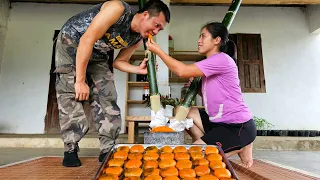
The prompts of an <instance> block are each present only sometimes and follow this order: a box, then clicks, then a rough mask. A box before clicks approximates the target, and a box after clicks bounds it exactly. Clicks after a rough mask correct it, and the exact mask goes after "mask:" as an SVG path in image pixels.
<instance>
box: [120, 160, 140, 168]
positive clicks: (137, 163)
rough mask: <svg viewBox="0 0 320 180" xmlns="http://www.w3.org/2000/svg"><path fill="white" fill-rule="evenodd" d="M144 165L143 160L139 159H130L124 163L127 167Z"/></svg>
mask: <svg viewBox="0 0 320 180" xmlns="http://www.w3.org/2000/svg"><path fill="white" fill-rule="evenodd" d="M141 165H142V162H141V160H139V159H130V160H129V161H127V162H126V163H125V165H124V167H125V168H140V166H141Z"/></svg>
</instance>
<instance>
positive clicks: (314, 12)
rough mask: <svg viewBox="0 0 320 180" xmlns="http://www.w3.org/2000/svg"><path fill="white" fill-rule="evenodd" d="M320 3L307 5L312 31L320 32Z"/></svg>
mask: <svg viewBox="0 0 320 180" xmlns="http://www.w3.org/2000/svg"><path fill="white" fill-rule="evenodd" d="M319 17H320V5H308V6H307V18H308V22H309V29H310V32H311V33H319V32H320V30H319V29H320V18H319Z"/></svg>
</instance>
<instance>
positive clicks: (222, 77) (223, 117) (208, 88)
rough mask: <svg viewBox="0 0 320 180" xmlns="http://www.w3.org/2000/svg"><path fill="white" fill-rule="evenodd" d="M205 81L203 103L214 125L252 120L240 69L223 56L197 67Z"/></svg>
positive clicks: (198, 64) (213, 57)
mask: <svg viewBox="0 0 320 180" xmlns="http://www.w3.org/2000/svg"><path fill="white" fill-rule="evenodd" d="M195 64H196V65H197V66H198V67H199V68H200V70H201V71H202V72H203V74H204V75H205V76H203V77H202V99H203V104H204V107H205V110H206V112H207V113H208V115H209V119H210V121H211V122H223V123H227V124H232V123H244V122H247V121H248V120H250V119H252V114H251V112H250V109H249V108H248V107H247V106H246V104H245V102H244V100H243V98H242V93H241V88H240V80H239V77H238V68H237V65H236V63H235V62H234V60H233V59H232V58H231V57H230V56H229V55H227V54H225V53H223V52H221V53H218V54H215V55H213V56H211V57H209V58H207V59H204V60H202V61H199V62H196V63H195Z"/></svg>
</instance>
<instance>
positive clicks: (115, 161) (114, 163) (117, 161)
mask: <svg viewBox="0 0 320 180" xmlns="http://www.w3.org/2000/svg"><path fill="white" fill-rule="evenodd" d="M123 163H124V160H123V159H118V158H117V159H110V160H109V162H108V165H109V167H113V166H119V167H122V165H123Z"/></svg>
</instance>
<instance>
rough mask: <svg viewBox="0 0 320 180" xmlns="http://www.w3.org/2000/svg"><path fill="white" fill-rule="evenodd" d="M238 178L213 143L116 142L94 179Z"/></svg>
mask: <svg viewBox="0 0 320 180" xmlns="http://www.w3.org/2000/svg"><path fill="white" fill-rule="evenodd" d="M179 179H180V180H239V178H238V177H237V175H236V173H235V171H234V169H233V168H232V166H231V164H230V162H229V161H228V159H227V158H226V156H225V155H224V153H223V151H222V149H221V148H220V147H219V146H215V145H154V144H117V145H114V146H113V148H112V149H111V151H110V152H109V154H108V155H107V156H106V158H105V159H104V160H103V162H102V164H101V166H100V168H99V170H98V171H97V173H96V176H95V180H179Z"/></svg>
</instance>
